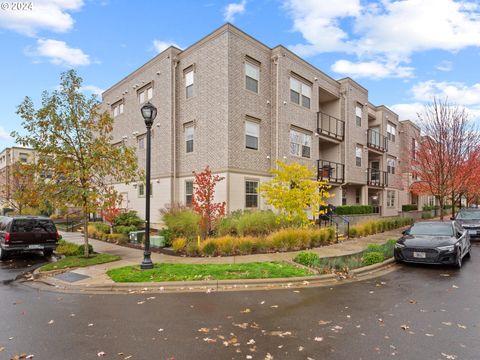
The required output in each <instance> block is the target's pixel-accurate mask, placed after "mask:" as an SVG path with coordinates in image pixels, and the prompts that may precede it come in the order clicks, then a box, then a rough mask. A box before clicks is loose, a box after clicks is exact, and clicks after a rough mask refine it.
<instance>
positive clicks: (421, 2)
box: [0, 0, 480, 149]
mask: <svg viewBox="0 0 480 360" xmlns="http://www.w3.org/2000/svg"><path fill="white" fill-rule="evenodd" d="M2 3H6V4H7V5H8V7H9V8H7V9H3V8H2V9H1V10H0V44H1V47H0V65H1V66H0V80H1V81H0V83H1V84H2V86H3V89H2V92H1V94H2V96H0V149H3V148H4V147H6V146H11V145H13V144H14V142H13V140H12V139H11V138H10V137H9V133H10V132H11V131H13V130H18V129H20V128H21V120H20V119H19V118H18V116H17V115H16V114H15V110H16V106H17V105H18V104H20V103H21V101H22V100H23V98H24V97H25V96H27V95H28V96H30V97H32V98H33V99H34V101H35V103H36V105H37V106H38V105H39V100H40V95H41V92H42V91H43V90H53V89H54V88H55V86H56V85H57V84H58V82H59V75H60V73H61V72H62V71H65V70H67V69H70V68H75V69H77V71H78V72H79V74H80V75H81V76H82V77H83V79H84V85H85V89H84V91H85V92H86V93H89V92H92V91H93V92H94V93H100V92H101V91H102V89H107V88H108V87H110V86H111V85H113V84H114V83H115V82H117V81H118V80H120V79H121V78H123V77H124V76H126V75H128V74H129V73H130V72H132V71H133V70H135V69H136V68H138V67H139V66H141V65H142V64H144V63H145V62H146V61H148V60H149V59H151V58H152V57H153V56H155V55H156V54H157V53H158V52H159V51H161V50H162V49H163V48H165V47H166V46H168V45H170V44H175V45H177V46H178V47H181V48H185V47H188V46H189V45H191V44H193V43H194V42H196V41H197V40H199V39H200V38H202V37H203V36H205V35H207V34H208V33H210V32H211V31H213V30H215V29H216V28H218V27H219V26H221V25H222V24H224V23H225V22H227V21H229V22H231V23H233V24H234V25H236V26H238V27H239V28H240V29H242V30H243V31H245V32H247V33H249V34H250V35H252V36H253V37H255V38H257V39H258V40H260V41H262V42H263V43H265V44H266V45H268V46H271V47H274V46H276V45H278V44H282V45H284V46H287V47H289V48H290V49H292V50H293V51H294V52H296V53H297V54H299V55H300V56H302V57H304V58H305V59H306V60H307V61H309V62H310V63H312V64H313V65H315V66H317V67H318V68H319V69H321V70H322V71H324V72H325V73H327V74H328V75H330V76H332V77H333V78H335V79H339V78H342V77H345V76H351V77H352V78H354V79H355V80H356V81H358V82H359V83H360V84H362V85H363V86H365V87H366V88H367V89H368V90H369V98H370V101H372V102H373V103H374V104H377V105H380V104H384V105H387V106H390V107H391V108H393V109H394V110H395V111H396V112H397V113H399V114H400V116H401V118H402V119H405V118H411V119H414V118H416V115H415V114H416V112H418V111H422V108H423V104H425V103H426V102H428V101H430V100H431V99H432V97H433V96H441V97H444V96H448V98H449V99H450V101H452V102H455V103H457V104H459V105H462V106H465V107H466V108H467V110H468V111H469V113H470V114H471V116H472V118H474V119H479V118H480V65H479V64H480V3H479V2H478V0H465V1H462V2H459V1H453V0H403V1H392V0H381V1H363V0H362V1H360V0H339V1H336V2H333V3H332V2H331V1H328V0H233V1H232V0H230V1H228V0H227V1H213V0H195V1H186V0H178V1H153V0H151V1H141V0H139V1H120V0H118V1H113V0H36V1H33V2H32V3H31V4H32V6H31V8H32V9H31V10H29V9H25V10H12V9H11V6H12V2H9V1H8V0H2ZM332 4H334V6H332Z"/></svg>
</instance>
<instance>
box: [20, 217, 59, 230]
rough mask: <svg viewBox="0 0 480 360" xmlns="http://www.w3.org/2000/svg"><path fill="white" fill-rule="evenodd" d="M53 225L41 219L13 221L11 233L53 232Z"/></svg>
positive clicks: (49, 221)
mask: <svg viewBox="0 0 480 360" xmlns="http://www.w3.org/2000/svg"><path fill="white" fill-rule="evenodd" d="M55 230H56V229H55V225H54V224H53V222H52V221H51V220H43V219H15V220H14V221H13V224H12V230H11V231H12V233H21V232H49V233H52V232H55Z"/></svg>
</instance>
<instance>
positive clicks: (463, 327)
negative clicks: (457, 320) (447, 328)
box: [457, 324, 467, 329]
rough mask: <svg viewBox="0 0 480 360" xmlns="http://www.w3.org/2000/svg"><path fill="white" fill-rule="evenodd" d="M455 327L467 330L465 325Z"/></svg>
mask: <svg viewBox="0 0 480 360" xmlns="http://www.w3.org/2000/svg"><path fill="white" fill-rule="evenodd" d="M457 326H458V327H459V328H460V329H466V328H467V327H466V326H465V325H462V324H457Z"/></svg>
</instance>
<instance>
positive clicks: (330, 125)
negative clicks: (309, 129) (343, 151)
mask: <svg viewBox="0 0 480 360" xmlns="http://www.w3.org/2000/svg"><path fill="white" fill-rule="evenodd" d="M317 132H318V133H319V134H320V135H324V136H326V137H329V138H331V139H335V140H338V141H343V139H344V136H345V122H344V121H342V120H340V119H337V118H336V117H333V116H330V115H328V114H325V113H323V112H321V111H319V112H317Z"/></svg>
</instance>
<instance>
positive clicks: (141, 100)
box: [138, 91, 145, 104]
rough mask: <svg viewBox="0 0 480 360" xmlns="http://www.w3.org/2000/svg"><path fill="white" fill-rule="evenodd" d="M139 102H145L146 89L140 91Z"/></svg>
mask: <svg viewBox="0 0 480 360" xmlns="http://www.w3.org/2000/svg"><path fill="white" fill-rule="evenodd" d="M138 102H139V103H140V104H143V103H144V102H145V91H140V92H139V93H138Z"/></svg>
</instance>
